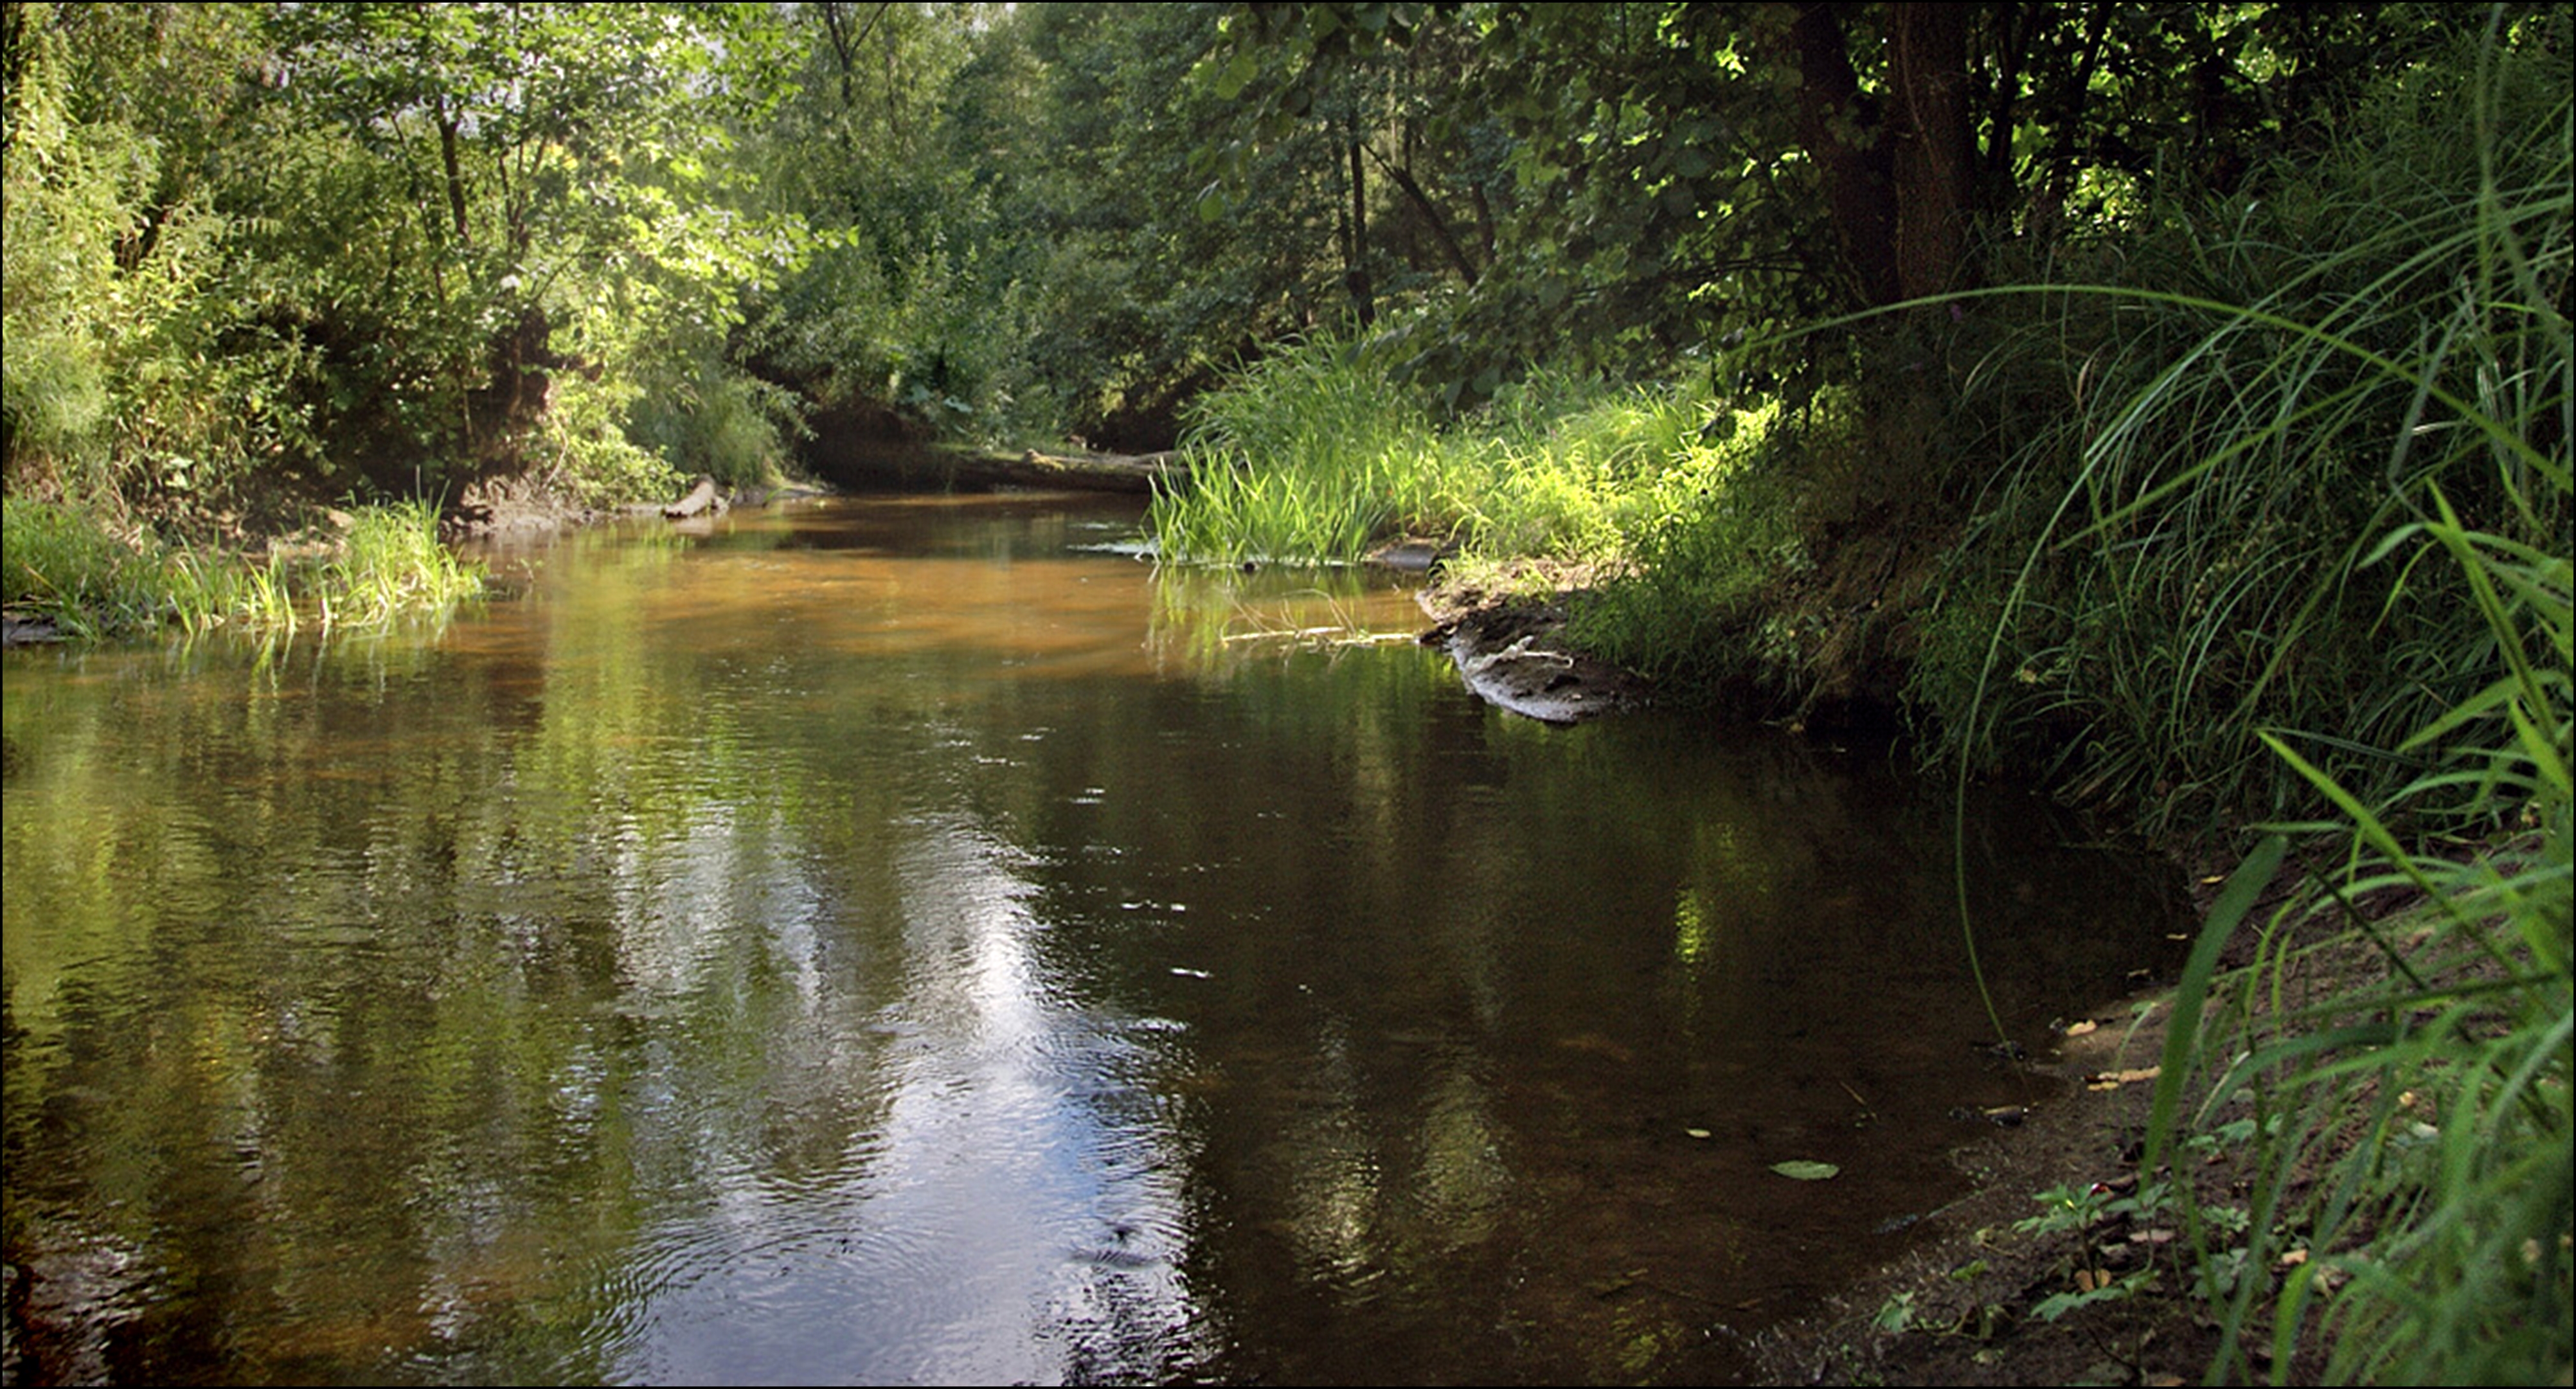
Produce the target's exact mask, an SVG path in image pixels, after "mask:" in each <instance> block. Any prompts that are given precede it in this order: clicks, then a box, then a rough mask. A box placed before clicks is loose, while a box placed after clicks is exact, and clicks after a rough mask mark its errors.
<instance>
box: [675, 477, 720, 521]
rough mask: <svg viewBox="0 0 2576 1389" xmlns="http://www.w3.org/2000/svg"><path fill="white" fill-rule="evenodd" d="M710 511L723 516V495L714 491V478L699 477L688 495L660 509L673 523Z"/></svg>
mask: <svg viewBox="0 0 2576 1389" xmlns="http://www.w3.org/2000/svg"><path fill="white" fill-rule="evenodd" d="M710 510H712V511H713V513H714V514H715V515H718V516H722V515H724V513H725V499H724V494H723V493H720V492H718V491H716V480H715V479H714V478H711V477H705V476H701V477H699V479H698V485H697V486H695V487H692V488H690V489H689V495H687V496H685V497H682V498H680V499H679V500H678V501H676V502H673V503H671V504H670V505H669V506H666V507H664V508H662V514H663V515H665V516H668V517H670V518H671V519H672V520H674V521H685V520H687V519H688V518H690V517H692V516H695V515H697V514H698V513H699V512H701V511H710Z"/></svg>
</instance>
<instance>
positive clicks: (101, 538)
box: [0, 497, 159, 635]
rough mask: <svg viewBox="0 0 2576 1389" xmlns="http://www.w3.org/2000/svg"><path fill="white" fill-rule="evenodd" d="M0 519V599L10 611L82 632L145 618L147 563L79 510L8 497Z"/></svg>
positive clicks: (150, 593)
mask: <svg viewBox="0 0 2576 1389" xmlns="http://www.w3.org/2000/svg"><path fill="white" fill-rule="evenodd" d="M0 518H5V519H0V604H6V605H7V607H8V608H9V610H10V611H11V612H13V613H24V614H28V615H32V616H37V617H42V618H44V619H46V620H48V621H51V622H52V623H54V624H55V625H56V626H58V627H61V628H62V629H64V630H65V631H69V632H73V633H77V634H83V635H99V634H104V633H108V632H114V631H120V630H128V629H132V628H137V627H141V626H146V625H149V623H150V622H151V621H152V618H153V615H154V612H155V610H156V609H157V608H158V606H159V604H158V602H157V598H158V594H157V591H156V586H155V585H154V583H153V581H152V570H153V566H152V565H151V564H150V563H149V562H148V560H147V559H146V558H145V557H144V556H142V555H140V554H138V553H136V551H135V549H134V547H133V546H131V545H128V544H125V543H123V542H121V541H119V540H117V539H116V538H115V537H113V536H110V535H109V534H108V533H107V532H106V531H105V530H104V529H102V528H101V527H100V526H99V524H98V523H97V522H96V521H95V520H93V519H91V517H90V516H89V514H88V513H87V512H85V511H82V510H80V509H78V508H75V507H69V506H64V505H61V504H60V503H56V502H39V501H26V500H21V499H19V498H17V497H8V498H5V499H0Z"/></svg>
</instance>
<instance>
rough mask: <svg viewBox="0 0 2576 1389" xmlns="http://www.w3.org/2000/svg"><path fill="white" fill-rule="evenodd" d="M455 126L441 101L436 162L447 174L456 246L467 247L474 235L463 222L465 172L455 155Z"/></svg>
mask: <svg viewBox="0 0 2576 1389" xmlns="http://www.w3.org/2000/svg"><path fill="white" fill-rule="evenodd" d="M457 124H458V123H457V119H456V117H455V115H454V114H453V113H451V112H450V111H449V110H448V109H447V103H446V102H445V101H444V100H441V101H440V102H439V103H438V161H439V164H440V165H441V166H442V167H443V168H445V170H446V172H447V210H448V212H449V214H450V215H451V216H453V217H454V218H455V219H456V244H457V245H459V246H469V245H472V244H473V242H474V234H473V232H472V230H471V229H470V228H469V227H468V226H467V224H466V221H465V171H464V168H463V164H462V161H461V160H460V159H459V158H458V155H457V149H456V137H457V134H458V129H457Z"/></svg>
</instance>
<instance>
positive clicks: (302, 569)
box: [0, 497, 485, 638]
mask: <svg viewBox="0 0 2576 1389" xmlns="http://www.w3.org/2000/svg"><path fill="white" fill-rule="evenodd" d="M0 505H5V512H0V517H5V520H0V556H4V558H0V602H4V603H5V605H6V607H7V609H8V611H9V612H10V614H11V615H12V616H14V617H23V618H28V619H33V620H40V621H43V622H46V623H49V624H51V625H52V626H53V627H55V628H56V629H58V630H59V631H61V632H63V633H65V634H66V635H70V636H74V637H81V638H102V637H119V636H138V635H142V634H144V633H147V632H149V631H152V630H154V629H155V628H158V627H161V626H164V625H170V626H176V627H179V628H182V629H184V630H187V631H191V632H198V631H206V630H210V629H212V628H216V627H223V626H232V627H239V628H244V629H249V630H257V631H292V630H294V629H295V628H297V627H298V626H300V625H301V624H302V623H303V622H304V621H306V620H308V619H309V620H313V621H317V622H319V623H320V624H321V625H323V626H325V627H330V626H346V625H354V626H371V625H375V624H379V623H383V622H387V621H390V620H392V619H393V618H395V617H397V616H400V615H402V614H404V613H408V612H419V611H429V610H436V609H440V608H444V607H447V606H449V605H452V604H454V603H455V602H457V601H459V600H460V599H464V598H468V597H472V596H473V595H475V594H477V593H479V592H481V591H482V587H483V581H484V578H485V570H484V568H483V566H482V565H480V564H477V563H474V562H473V561H470V560H466V559H463V558H461V557H459V556H458V555H456V554H455V552H453V551H451V550H449V549H448V548H447V547H446V546H445V545H444V544H442V543H440V541H439V539H438V513H437V511H436V510H435V509H434V508H433V507H431V506H430V505H429V504H428V503H426V502H418V501H412V502H395V503H390V504H386V505H381V506H367V507H359V508H357V509H356V510H355V511H353V512H351V513H349V521H348V526H347V534H346V535H345V536H344V537H343V538H342V539H341V541H340V542H339V543H338V544H337V545H335V546H333V547H332V548H331V549H330V551H329V552H328V553H326V554H324V555H322V556H321V557H319V558H316V559H311V560H306V561H302V562H290V561H289V560H287V559H286V558H284V557H283V556H282V555H280V554H278V553H275V552H272V553H270V554H268V555H265V556H258V557H253V556H249V555H242V554H235V553H230V552H223V551H216V550H209V549H201V548H196V547H191V546H185V545H167V544H164V543H162V542H160V541H159V540H157V539H155V538H153V537H152V536H151V535H149V534H148V533H144V534H137V535H134V536H130V537H121V536H118V535H115V534H112V533H111V532H110V531H109V530H108V529H107V528H106V527H105V526H103V525H102V524H101V523H100V522H99V521H98V520H97V519H96V518H95V517H94V516H93V515H92V514H91V513H89V512H88V511H85V510H83V509H81V508H79V507H76V506H71V505H67V504H64V503H60V502H46V501H35V500H29V499H22V498H17V497H11V498H7V499H6V501H5V503H0Z"/></svg>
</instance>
